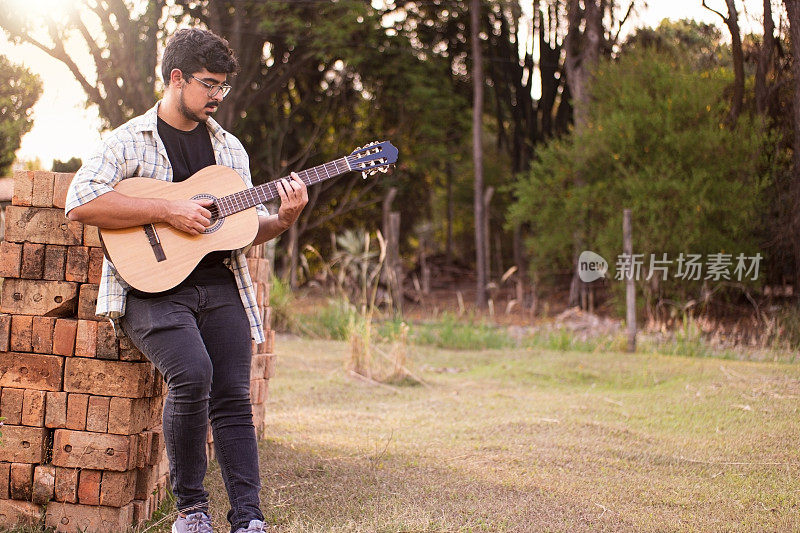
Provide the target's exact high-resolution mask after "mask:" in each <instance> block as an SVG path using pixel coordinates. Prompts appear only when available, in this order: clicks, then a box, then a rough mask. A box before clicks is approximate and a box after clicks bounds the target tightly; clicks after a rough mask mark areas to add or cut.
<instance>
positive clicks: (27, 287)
mask: <svg viewBox="0 0 800 533" xmlns="http://www.w3.org/2000/svg"><path fill="white" fill-rule="evenodd" d="M72 176H73V174H63V173H53V172H38V171H37V172H30V171H22V172H17V173H15V175H14V197H13V201H12V205H11V206H9V207H7V208H6V228H5V240H4V241H3V242H2V243H0V277H3V278H4V280H3V283H2V293H1V295H0V298H1V299H0V416H2V417H4V420H3V427H2V445H0V528H3V527H12V526H14V525H17V524H25V523H27V524H38V525H39V526H41V525H44V526H47V527H53V528H55V530H56V531H59V532H78V531H85V532H101V531H102V532H104V533H108V532H115V531H126V530H127V529H128V528H129V527H130V526H132V525H136V524H139V523H141V522H142V521H145V520H148V519H149V518H150V517H151V516H152V513H153V511H154V510H155V509H156V508H157V507H158V505H159V504H160V503H161V501H162V500H163V499H164V497H165V496H166V494H167V490H168V487H169V472H168V463H167V458H166V453H165V448H164V438H163V434H162V430H161V412H162V408H163V401H164V397H165V394H166V385H165V383H164V381H163V379H162V377H161V375H160V373H159V372H158V370H157V369H156V368H155V367H154V366H153V365H152V363H150V362H149V361H148V360H147V359H146V358H145V357H144V356H143V355H142V354H141V353H140V352H139V351H138V350H137V349H136V348H135V347H134V346H133V345H132V344H131V343H130V341H129V340H128V339H127V337H121V338H118V337H117V335H116V333H115V331H114V328H113V326H112V324H111V323H110V322H109V321H107V320H105V319H99V318H97V317H96V316H95V314H94V310H95V305H96V299H97V291H98V284H99V282H100V276H101V266H102V259H103V253H102V249H101V248H100V240H99V235H98V232H97V228H95V227H93V226H88V225H86V226H84V225H82V224H80V223H78V222H73V221H70V220H68V219H67V218H66V217H65V216H64V203H65V199H66V193H67V188H68V187H69V183H70V182H71V180H72ZM261 251H262V250H261V247H254V248H253V249H252V250H251V251H250V253H249V254H248V262H249V263H250V268H251V272H253V274H254V275H253V279H254V282H255V283H256V292H257V296H258V303H259V306H260V308H261V312H262V316H263V317H264V319H265V324H269V322H268V321H269V308H268V300H269V298H268V295H269V283H268V278H269V271H268V266H267V262H266V260H265V259H262V258H261ZM265 330H266V331H265V332H266V333H267V342H265V343H262V344H258V345H255V344H254V356H253V367H252V381H251V399H252V402H253V412H254V423H255V425H256V429H257V432H258V435H259V436H260V437H261V436H263V434H264V431H265V415H266V412H265V402H266V396H267V380H268V379H269V377H270V376H271V375H272V372H273V371H274V366H275V357H274V355H272V351H273V348H272V346H273V341H274V333H273V332H272V331H270V330H269V328H268V327H266V328H265ZM208 441H209V447H208V450H209V457H210V458H213V444H212V443H211V436H210V432H209V439H208ZM43 511H44V512H43ZM42 521H43V522H44V523H43V524H42Z"/></svg>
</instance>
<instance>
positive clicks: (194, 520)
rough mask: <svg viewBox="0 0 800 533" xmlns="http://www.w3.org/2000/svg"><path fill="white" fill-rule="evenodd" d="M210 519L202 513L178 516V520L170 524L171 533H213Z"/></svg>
mask: <svg viewBox="0 0 800 533" xmlns="http://www.w3.org/2000/svg"><path fill="white" fill-rule="evenodd" d="M213 531H214V530H213V529H211V518H210V517H209V516H208V515H207V514H206V513H204V512H203V511H197V512H196V513H192V514H188V515H186V516H183V515H182V514H180V513H179V514H178V519H177V520H175V522H174V523H173V524H172V533H213Z"/></svg>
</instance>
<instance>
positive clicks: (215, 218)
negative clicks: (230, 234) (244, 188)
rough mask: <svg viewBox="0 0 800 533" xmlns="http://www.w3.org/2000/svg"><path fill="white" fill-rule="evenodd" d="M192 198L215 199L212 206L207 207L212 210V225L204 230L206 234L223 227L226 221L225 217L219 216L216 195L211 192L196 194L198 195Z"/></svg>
mask: <svg viewBox="0 0 800 533" xmlns="http://www.w3.org/2000/svg"><path fill="white" fill-rule="evenodd" d="M192 200H213V201H214V203H213V204H211V205H210V206H208V207H206V209H208V210H209V211H210V212H211V225H210V226H209V227H207V228H206V229H205V230H204V231H203V233H204V234H208V233H214V232H215V231H217V230H218V229H219V228H220V227H222V223H223V222H224V221H225V218H224V217H220V216H219V205H218V204H217V198H216V197H215V196H212V195H210V194H205V193H202V194H196V195H194V196H192Z"/></svg>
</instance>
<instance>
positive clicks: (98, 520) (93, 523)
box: [44, 503, 133, 533]
mask: <svg viewBox="0 0 800 533" xmlns="http://www.w3.org/2000/svg"><path fill="white" fill-rule="evenodd" d="M132 519H133V504H132V503H129V504H127V505H125V506H123V507H106V506H102V505H75V504H72V503H51V504H50V505H48V506H47V513H46V514H45V519H44V520H45V526H47V527H53V528H55V530H56V532H57V533H80V532H83V531H96V532H109V533H110V532H117V531H126V530H127V529H128V528H129V527H130V525H131V521H132Z"/></svg>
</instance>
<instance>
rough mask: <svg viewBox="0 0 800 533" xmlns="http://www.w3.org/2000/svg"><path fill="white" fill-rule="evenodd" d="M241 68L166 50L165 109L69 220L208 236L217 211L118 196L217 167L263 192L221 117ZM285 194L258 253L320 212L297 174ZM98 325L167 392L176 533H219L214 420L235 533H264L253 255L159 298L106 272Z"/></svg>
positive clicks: (131, 125) (199, 51) (110, 153)
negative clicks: (127, 342) (132, 184)
mask: <svg viewBox="0 0 800 533" xmlns="http://www.w3.org/2000/svg"><path fill="white" fill-rule="evenodd" d="M237 68H238V65H237V61H236V58H235V56H234V54H233V51H232V50H230V48H229V47H228V43H227V41H225V40H224V39H222V38H221V37H218V36H217V35H214V34H213V33H211V32H209V31H205V30H200V29H183V30H179V31H178V32H176V33H175V34H174V35H173V36H172V38H171V39H170V41H169V42H168V44H167V46H166V48H165V50H164V57H163V61H162V74H163V76H164V84H165V86H166V90H165V92H164V98H163V99H162V100H161V101H159V102H157V103H156V105H155V106H154V107H153V108H152V109H150V110H149V111H148V112H146V113H145V114H144V115H141V116H139V117H136V118H134V119H132V120H130V121H129V122H127V123H125V124H123V125H122V126H120V127H119V128H117V129H116V130H114V131H113V132H112V133H111V134H110V135H109V136H108V138H107V139H105V140H104V141H103V142H102V143H101V145H100V148H99V150H97V152H96V153H95V154H94V155H93V156H92V157H91V159H89V160H88V161H87V162H86V164H84V165H83V167H81V169H80V170H79V171H78V173H77V174H76V176H75V179H74V180H73V182H72V185H71V187H70V190H69V195H68V198H67V205H66V209H65V211H66V213H67V216H68V217H69V218H70V219H71V220H78V221H80V222H83V223H86V224H92V225H95V226H99V227H101V228H125V227H131V226H139V225H143V224H149V223H154V222H164V223H167V224H170V225H172V226H173V227H175V228H177V229H179V230H181V231H184V232H186V233H188V234H191V235H197V234H199V233H201V232H202V231H203V230H204V228H206V227H208V226H209V225H210V217H211V213H210V212H209V211H208V209H206V207H208V206H209V205H210V203H209V202H208V201H205V200H180V201H169V200H163V199H158V198H133V197H130V196H125V195H123V194H121V193H118V192H116V191H114V189H113V188H114V186H115V185H116V184H117V183H119V182H120V181H121V180H123V179H125V178H129V177H132V176H140V177H150V178H154V179H160V180H166V181H182V180H185V179H186V178H188V177H189V176H191V175H192V174H194V173H195V172H197V171H198V170H200V169H202V168H204V167H206V166H209V165H214V164H219V165H225V166H229V167H231V168H233V169H234V170H236V171H237V172H238V173H239V174H240V175H241V177H242V180H243V181H244V182H245V184H247V186H248V187H250V186H252V182H251V178H250V169H249V167H248V157H247V154H246V153H245V150H244V148H243V147H242V144H241V143H240V142H239V140H238V139H236V137H234V136H233V135H231V134H230V133H228V132H226V131H224V130H223V129H222V128H221V127H220V126H219V124H217V123H216V122H215V121H214V119H212V118H211V115H212V113H213V112H214V110H215V109H216V108H217V106H218V105H219V104H220V103H221V102H222V101H223V99H224V98H225V96H226V95H227V94H228V92H229V91H230V86H229V85H228V84H227V78H228V75H229V74H234V73H235V72H236V70H237ZM280 189H281V190H280V199H281V206H280V210H279V211H278V214H277V215H269V213H268V212H267V211H266V209H265V208H263V206H259V215H260V216H259V230H258V234H257V236H256V239H255V243H256V244H258V243H261V242H264V241H267V240H269V239H272V238H274V237H276V236H277V235H279V234H280V233H281V232H283V231H284V230H286V229H287V228H288V227H289V226H290V225H291V224H293V223H294V222H295V220H296V219H297V217H298V216H299V214H300V212H301V210H302V209H303V207H304V206H305V204H306V203H307V202H308V194H307V192H306V188H305V185H304V184H303V182H302V181H301V180H300V179H299V177H298V176H297V175H296V174H294V173H293V174H292V179H291V180H282V181H281V188H280ZM97 314H98V315H101V316H107V317H110V318H113V319H119V324H120V326H121V327H122V330H123V331H124V332H125V334H127V335H128V336H129V337H130V338H131V340H132V341H133V342H134V344H136V346H137V347H138V348H139V349H140V350H141V351H142V352H143V353H144V354H145V355H146V356H147V357H148V359H150V361H152V362H153V363H154V364H155V366H156V367H157V368H158V370H159V371H160V372H161V374H162V375H163V376H164V378H165V380H166V381H167V385H168V393H167V397H166V400H165V402H164V413H163V427H164V440H165V443H166V449H167V456H168V458H169V468H170V480H171V484H172V491H173V493H174V494H175V496H176V498H177V508H178V511H179V514H178V518H177V520H176V521H175V523H174V524H173V526H172V531H173V533H185V532H190V531H191V532H197V533H207V532H211V531H212V529H211V519H210V517H209V514H208V492H206V491H205V490H204V488H203V478H204V477H205V474H206V469H207V458H206V453H205V446H206V444H205V443H206V432H207V427H208V422H209V418H210V420H211V428H212V431H213V434H214V445H215V446H216V451H217V457H218V460H219V464H220V469H221V471H222V478H223V480H224V482H225V488H226V490H227V492H228V498H229V500H230V505H231V509H230V511H229V512H228V521H229V522H230V523H231V532H234V533H245V532H246V533H253V532H257V531H262V530H263V529H264V527H265V526H264V524H263V519H264V516H263V514H262V512H261V510H260V508H259V490H260V488H261V482H260V478H259V469H258V448H257V443H256V435H255V429H254V426H253V418H252V409H251V405H250V393H249V387H250V363H251V343H250V341H251V338H253V339H255V340H256V341H257V342H263V339H264V334H263V331H262V325H261V321H260V318H259V314H258V309H257V307H256V305H255V297H254V294H253V287H252V282H251V280H250V275H249V273H248V270H247V262H246V260H245V257H244V254H243V252H242V250H232V251H223V252H212V253H210V254H208V255H207V256H206V257H205V258H203V260H202V261H201V262H200V264H199V265H198V266H197V268H195V270H194V271H193V272H192V273H191V274H190V275H189V276H188V278H187V279H186V280H185V281H183V282H182V283H181V284H179V285H178V286H177V287H175V288H173V289H170V290H169V291H166V292H163V293H157V294H151V293H142V292H139V291H136V290H135V289H132V288H130V287H129V286H128V285H127V284H126V283H125V282H124V280H122V279H121V278H120V277H119V276H117V274H116V271H115V269H114V266H113V265H112V264H110V263H109V262H108V261H105V262H104V263H103V280H102V283H101V285H100V293H99V295H98V298H97Z"/></svg>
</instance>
